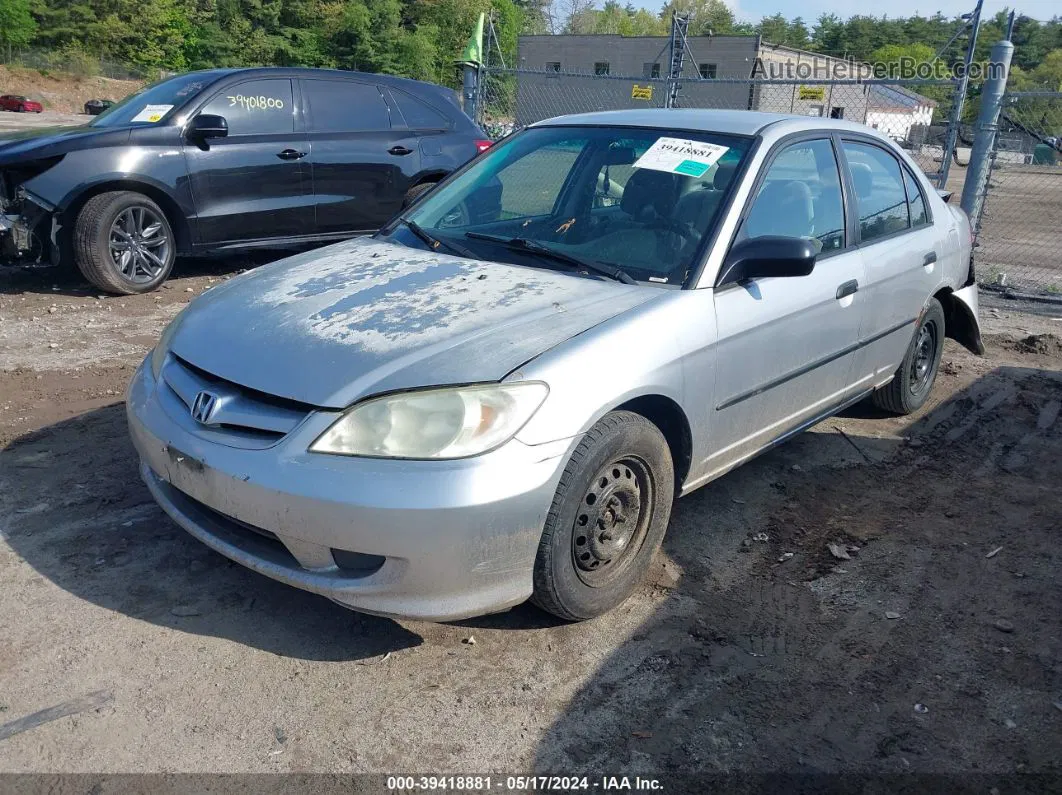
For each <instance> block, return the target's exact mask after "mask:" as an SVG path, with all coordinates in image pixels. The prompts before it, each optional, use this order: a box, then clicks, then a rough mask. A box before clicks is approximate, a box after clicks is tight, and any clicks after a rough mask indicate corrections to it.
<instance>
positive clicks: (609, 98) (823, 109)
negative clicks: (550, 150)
mask: <svg viewBox="0 0 1062 795" xmlns="http://www.w3.org/2000/svg"><path fill="white" fill-rule="evenodd" d="M954 95H955V83H954V82H953V81H951V80H865V81H858V82H857V81H853V80H847V81H838V80H833V81H830V80H760V79H756V80H751V79H750V80H744V79H733V78H719V79H704V80H685V79H684V80H678V81H676V80H670V79H666V78H653V77H620V76H615V75H588V74H576V73H570V72H556V71H532V70H524V69H487V70H484V72H483V73H482V77H481V79H480V82H479V98H478V102H477V103H476V107H477V109H478V115H479V119H478V120H479V122H480V124H481V125H482V126H483V128H484V129H485V130H486V131H487V133H488V134H490V135H491V136H492V137H495V138H498V137H501V136H503V135H506V134H508V133H510V132H512V131H513V130H516V129H519V128H521V127H525V126H527V125H528V124H533V123H535V122H537V121H542V120H543V119H549V118H553V117H555V116H563V115H566V114H570V113H587V112H593V111H602V110H621V109H634V108H665V107H675V108H711V109H731V110H757V111H767V112H774V113H796V114H799V115H804V116H819V117H827V118H830V117H832V118H843V119H848V120H850V121H856V122H859V123H861V124H866V125H867V126H869V127H873V128H875V129H877V130H879V131H881V132H882V133H884V134H885V135H887V136H889V137H890V138H892V139H893V140H894V141H896V142H897V143H899V144H900V146H902V147H904V148H905V149H907V150H908V152H909V153H910V154H911V156H912V158H913V159H914V160H915V162H917V163H918V164H919V166H921V168H922V170H923V171H925V172H926V174H927V175H929V176H930V177H931V178H933V179H934V180H937V179H938V178H939V174H940V171H941V168H942V161H943V154H944V142H945V140H946V138H947V132H948V125H949V123H951V122H950V120H949V117H950V115H951V114H950V110H951V107H952V103H953V100H954ZM959 140H960V146H959V147H958V148H957V151H956V154H957V158H956V164H957V165H960V166H963V165H965V164H966V162H967V158H968V157H969V150H968V149H966V148H965V146H964V145H962V143H961V142H962V140H963V136H962V135H961V134H960V136H959Z"/></svg>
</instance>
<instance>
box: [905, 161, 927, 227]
mask: <svg viewBox="0 0 1062 795" xmlns="http://www.w3.org/2000/svg"><path fill="white" fill-rule="evenodd" d="M903 182H904V184H905V185H906V186H907V206H908V207H909V208H910V212H911V226H921V225H922V224H925V223H928V222H929V214H928V213H927V212H926V198H925V196H923V195H922V190H921V188H919V187H918V180H916V179H915V178H914V177H913V176H911V172H909V171H908V170H907V169H906V168H905V169H904V170H903Z"/></svg>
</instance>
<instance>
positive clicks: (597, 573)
mask: <svg viewBox="0 0 1062 795" xmlns="http://www.w3.org/2000/svg"><path fill="white" fill-rule="evenodd" d="M653 491H654V484H653V479H652V476H651V475H650V473H649V467H648V466H647V465H646V463H645V462H644V461H642V460H641V459H639V458H634V457H630V456H628V457H624V458H620V459H617V460H615V461H613V462H612V463H610V464H608V465H607V466H604V467H602V468H601V469H600V471H598V473H597V474H596V475H595V476H594V478H593V479H592V480H591V481H590V484H589V486H588V487H587V489H586V491H585V492H584V494H583V498H582V500H581V501H580V503H579V508H578V510H577V511H576V515H575V521H574V524H573V527H572V563H573V565H574V567H575V573H576V574H577V575H578V577H579V579H580V580H582V581H583V583H584V584H586V585H588V586H590V587H591V588H600V587H603V586H607V585H609V584H611V583H613V582H615V581H616V580H617V579H618V578H620V577H621V576H622V575H623V573H624V572H626V571H627V569H628V568H629V567H630V566H631V563H632V562H633V560H634V559H635V557H637V555H638V551H639V550H640V549H641V547H642V545H643V544H644V543H645V539H646V537H647V536H648V533H649V523H650V521H651V520H652V505H653Z"/></svg>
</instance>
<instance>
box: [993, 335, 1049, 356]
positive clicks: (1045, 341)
mask: <svg viewBox="0 0 1062 795" xmlns="http://www.w3.org/2000/svg"><path fill="white" fill-rule="evenodd" d="M1006 346H1007V347H1008V348H1010V349H1011V350H1012V351H1014V352H1015V353H1025V354H1032V355H1036V356H1062V340H1059V338H1058V337H1056V336H1055V335H1054V334H1030V335H1029V336H1028V337H1023V338H1022V339H1020V340H1013V341H1011V342H1009V343H1006Z"/></svg>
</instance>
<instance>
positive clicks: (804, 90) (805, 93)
mask: <svg viewBox="0 0 1062 795" xmlns="http://www.w3.org/2000/svg"><path fill="white" fill-rule="evenodd" d="M800 98H801V99H813V100H818V101H819V102H822V100H824V99H826V87H825V86H801V87H800Z"/></svg>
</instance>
